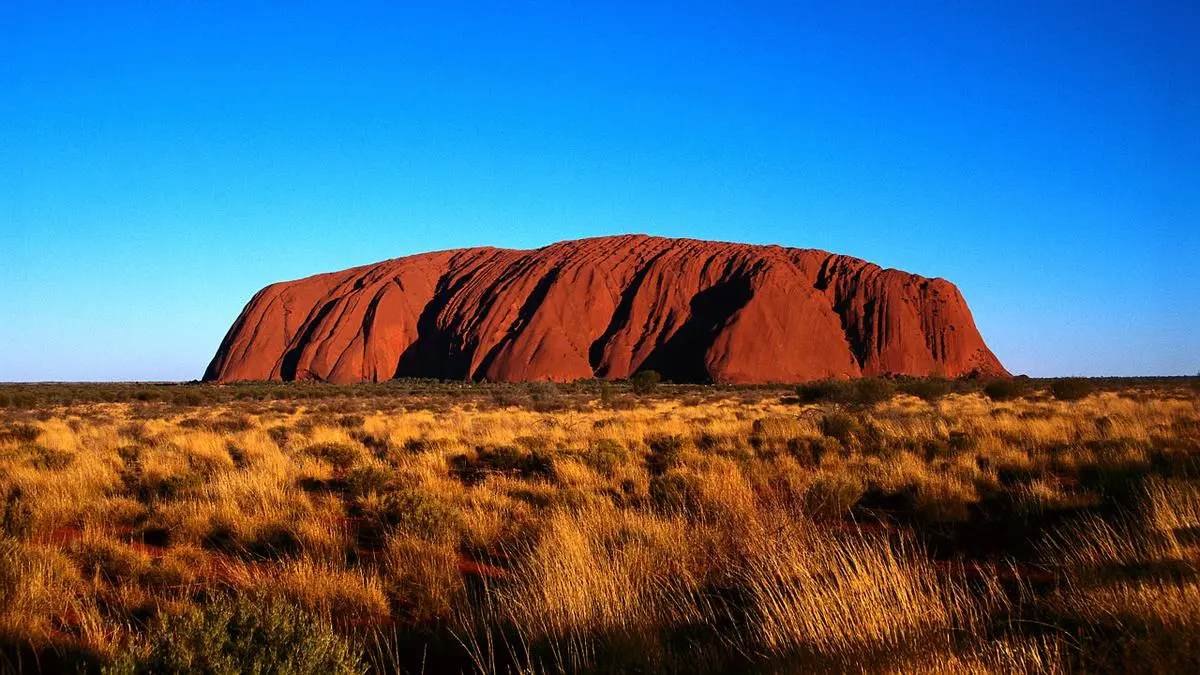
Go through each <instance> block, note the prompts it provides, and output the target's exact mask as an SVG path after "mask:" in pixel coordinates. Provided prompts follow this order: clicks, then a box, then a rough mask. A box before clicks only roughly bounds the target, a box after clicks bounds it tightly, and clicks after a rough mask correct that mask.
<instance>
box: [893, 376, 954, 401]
mask: <svg viewBox="0 0 1200 675" xmlns="http://www.w3.org/2000/svg"><path fill="white" fill-rule="evenodd" d="M950 390H951V385H950V381H949V380H944V379H942V378H940V377H930V378H924V379H916V380H908V381H906V382H904V383H903V384H901V385H900V391H903V392H904V393H905V394H908V395H909V396H916V397H917V398H919V399H921V400H923V401H931V402H932V401H936V400H938V399H940V398H942V397H943V396H945V395H946V394H949V393H950Z"/></svg>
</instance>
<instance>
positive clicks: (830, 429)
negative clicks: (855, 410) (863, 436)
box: [821, 412, 863, 445]
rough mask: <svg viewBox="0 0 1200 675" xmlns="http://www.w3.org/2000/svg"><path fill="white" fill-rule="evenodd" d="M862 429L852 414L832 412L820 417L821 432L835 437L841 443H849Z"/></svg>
mask: <svg viewBox="0 0 1200 675" xmlns="http://www.w3.org/2000/svg"><path fill="white" fill-rule="evenodd" d="M862 430H863V426H862V424H861V423H860V422H859V421H858V418H857V417H855V416H854V415H850V414H847V413H843V412H833V413H829V414H828V415H825V416H824V417H822V418H821V433H823V434H825V435H826V436H828V437H830V438H834V439H837V440H838V441H840V442H841V444H842V445H850V443H852V442H853V441H854V438H855V436H857V435H858V434H860V433H862Z"/></svg>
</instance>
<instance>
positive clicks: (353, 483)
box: [346, 464, 395, 497]
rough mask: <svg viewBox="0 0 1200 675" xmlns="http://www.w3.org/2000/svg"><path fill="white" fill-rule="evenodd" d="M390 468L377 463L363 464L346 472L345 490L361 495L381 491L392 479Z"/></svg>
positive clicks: (350, 493) (352, 494)
mask: <svg viewBox="0 0 1200 675" xmlns="http://www.w3.org/2000/svg"><path fill="white" fill-rule="evenodd" d="M394 477H395V476H394V475H393V473H392V470H391V469H389V468H387V467H384V466H379V465H378V464H364V465H363V466H360V467H356V468H354V469H351V470H350V473H348V474H346V492H347V493H348V494H349V495H351V496H356V497H357V496H363V495H367V494H370V493H372V492H383V491H384V489H385V488H387V486H388V484H389V483H391V482H392V480H393V479H394Z"/></svg>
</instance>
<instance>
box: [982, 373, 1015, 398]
mask: <svg viewBox="0 0 1200 675" xmlns="http://www.w3.org/2000/svg"><path fill="white" fill-rule="evenodd" d="M983 394H984V396H987V397H988V398H990V399H992V400H993V401H1011V400H1013V399H1014V398H1018V397H1020V396H1021V388H1020V387H1019V386H1017V383H1016V381H1015V380H1012V379H1009V378H1001V379H998V380H992V381H991V382H988V383H987V384H985V385H983Z"/></svg>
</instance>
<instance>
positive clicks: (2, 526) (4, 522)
mask: <svg viewBox="0 0 1200 675" xmlns="http://www.w3.org/2000/svg"><path fill="white" fill-rule="evenodd" d="M32 526H33V506H32V505H31V504H30V503H29V499H27V498H26V497H25V491H24V490H22V489H21V487H20V486H19V485H17V486H13V488H12V489H11V490H9V491H8V494H7V495H5V497H4V506H3V508H2V509H0V535H8V536H10V537H17V538H21V537H27V536H29V532H30V530H31V529H32Z"/></svg>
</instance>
